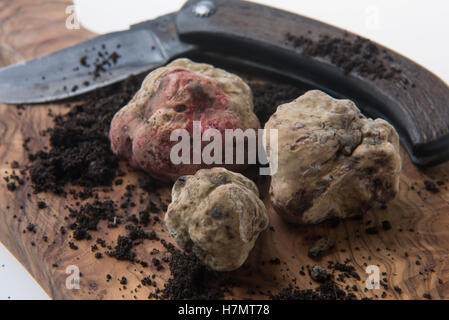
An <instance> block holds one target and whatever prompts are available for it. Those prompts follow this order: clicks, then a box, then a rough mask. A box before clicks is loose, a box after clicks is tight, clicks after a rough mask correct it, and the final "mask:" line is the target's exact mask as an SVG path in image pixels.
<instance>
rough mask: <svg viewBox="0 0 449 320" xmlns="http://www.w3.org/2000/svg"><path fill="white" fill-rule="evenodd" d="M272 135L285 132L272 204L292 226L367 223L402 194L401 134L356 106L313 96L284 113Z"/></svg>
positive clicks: (273, 123)
mask: <svg viewBox="0 0 449 320" xmlns="http://www.w3.org/2000/svg"><path fill="white" fill-rule="evenodd" d="M265 129H277V130H278V170H277V172H276V173H275V174H274V175H273V176H272V180H271V185H270V199H271V202H272V205H273V207H274V209H275V210H276V212H277V213H278V214H279V215H280V216H281V217H283V218H284V219H285V220H286V221H288V222H291V223H296V224H299V223H303V224H313V223H319V222H321V221H323V220H326V219H328V218H333V217H338V218H346V217H350V216H355V215H360V214H363V213H364V212H366V211H367V210H369V209H370V208H372V207H375V206H381V205H384V204H385V203H387V202H388V201H390V200H391V199H393V198H394V197H395V195H396V193H397V192H398V190H399V175H400V171H401V158H400V155H399V139H398V135H397V133H396V131H395V130H394V129H393V127H392V126H391V125H389V124H388V123H387V122H386V121H384V120H381V119H376V120H372V119H368V118H366V117H365V116H363V115H362V114H361V113H360V111H359V109H358V108H357V107H356V106H355V104H354V103H353V102H351V101H349V100H336V99H333V98H332V97H330V96H328V95H327V94H325V93H323V92H321V91H317V90H314V91H309V92H307V93H306V94H304V95H303V96H301V97H299V98H298V99H296V100H294V101H293V102H290V103H287V104H284V105H281V106H279V107H278V109H277V111H276V113H274V114H273V115H272V116H271V118H270V119H269V121H268V122H267V123H266V125H265ZM270 143H271V141H269V142H268V143H267V145H266V149H267V152H269V149H270Z"/></svg>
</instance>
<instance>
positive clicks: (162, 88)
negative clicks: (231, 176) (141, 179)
mask: <svg viewBox="0 0 449 320" xmlns="http://www.w3.org/2000/svg"><path fill="white" fill-rule="evenodd" d="M253 109H254V106H253V95H252V92H251V89H250V88H249V86H248V85H247V84H246V83H245V82H244V81H243V80H242V79H240V78H239V77H238V76H236V75H234V74H231V73H228V72H226V71H224V70H222V69H218V68H214V67H213V66H211V65H208V64H200V63H195V62H192V61H190V60H188V59H178V60H176V61H173V62H172V63H170V64H168V65H167V66H165V67H162V68H159V69H156V70H154V71H153V72H151V73H150V74H149V75H148V76H147V77H146V78H145V80H144V81H143V84H142V87H141V89H140V90H139V91H138V92H137V93H136V95H135V96H134V98H133V99H132V100H131V101H130V102H129V103H128V105H126V106H125V107H123V108H122V109H121V110H120V111H119V112H118V113H117V114H116V115H115V116H114V118H113V120H112V122H111V127H110V133H109V139H110V141H111V148H112V151H113V152H114V153H115V154H117V155H119V156H121V157H122V158H125V159H127V160H128V162H129V163H130V165H131V166H133V167H135V168H138V169H142V170H144V171H146V172H148V173H150V174H151V175H152V176H154V177H156V178H159V179H160V180H164V181H175V180H176V179H177V178H178V177H180V176H183V175H188V174H194V173H195V172H196V171H197V170H199V169H202V168H206V167H208V166H206V165H205V164H204V163H201V164H193V161H192V158H191V162H190V164H173V163H172V162H171V160H170V152H171V148H172V146H174V145H175V144H177V143H178V141H170V135H171V133H172V131H173V130H175V129H186V130H187V131H188V132H189V133H190V137H192V136H193V121H200V122H201V128H202V133H203V132H204V131H205V130H206V129H211V128H213V129H217V130H218V131H220V133H221V135H222V139H224V130H225V129H237V128H238V129H242V130H246V129H248V128H253V129H258V128H260V123H259V120H258V119H257V117H256V115H255V114H254V112H253ZM206 144H207V143H206ZM204 146H205V144H203V146H202V147H204ZM190 148H191V149H190V150H191V151H190V152H191V155H192V149H193V143H191V144H190ZM222 149H223V155H222V159H224V151H225V148H222ZM212 166H213V165H210V167H212ZM223 166H224V165H223ZM224 167H227V168H228V169H231V170H235V171H240V170H243V169H244V168H245V167H246V166H244V165H234V166H233V165H229V166H224Z"/></svg>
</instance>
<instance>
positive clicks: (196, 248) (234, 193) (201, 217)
mask: <svg viewBox="0 0 449 320" xmlns="http://www.w3.org/2000/svg"><path fill="white" fill-rule="evenodd" d="M165 223H166V225H167V228H168V230H169V231H170V234H171V235H172V236H173V237H174V238H175V240H176V242H177V243H178V244H179V245H180V246H182V247H183V248H184V249H186V250H189V251H190V250H192V251H193V252H194V253H195V254H196V255H197V256H198V258H200V259H201V260H202V261H203V262H204V263H205V264H206V265H208V266H209V267H211V268H212V269H214V270H217V271H230V270H235V269H237V268H239V267H240V266H241V265H242V264H243V263H244V262H245V260H246V259H247V257H248V254H249V252H250V251H251V249H252V248H253V247H254V244H255V242H256V240H257V238H258V236H259V233H260V232H261V231H263V230H265V229H266V228H267V226H268V215H267V212H266V209H265V206H264V204H263V202H262V201H261V200H260V199H259V191H258V189H257V187H256V185H255V184H254V183H253V182H252V181H251V180H249V179H248V178H246V177H244V176H243V175H241V174H239V173H235V172H231V171H228V170H226V169H224V168H213V169H202V170H199V171H198V172H197V173H196V174H195V175H193V176H183V177H180V178H179V179H178V180H177V181H176V183H175V184H174V186H173V190H172V202H171V204H170V205H169V206H168V211H167V213H166V214H165Z"/></svg>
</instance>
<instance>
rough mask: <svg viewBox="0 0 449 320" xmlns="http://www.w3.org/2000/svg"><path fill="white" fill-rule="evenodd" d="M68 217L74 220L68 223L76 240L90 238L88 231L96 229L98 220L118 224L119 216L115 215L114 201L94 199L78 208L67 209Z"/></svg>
mask: <svg viewBox="0 0 449 320" xmlns="http://www.w3.org/2000/svg"><path fill="white" fill-rule="evenodd" d="M69 210H70V214H69V217H70V218H72V219H73V220H74V222H73V223H72V224H71V225H70V229H72V230H73V238H74V239H76V240H83V239H91V238H92V237H91V235H90V234H89V231H94V230H97V225H98V222H100V220H107V221H109V222H111V223H114V224H120V223H121V220H120V217H117V215H116V212H115V208H114V202H113V201H111V200H107V201H98V200H96V201H94V202H93V203H87V204H85V205H82V206H81V207H80V209H79V210H77V209H69Z"/></svg>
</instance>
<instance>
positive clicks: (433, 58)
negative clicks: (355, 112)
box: [0, 0, 449, 299]
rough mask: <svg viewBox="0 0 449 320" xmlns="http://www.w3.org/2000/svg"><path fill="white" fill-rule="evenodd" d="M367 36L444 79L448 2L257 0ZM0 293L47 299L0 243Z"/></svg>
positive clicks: (124, 7) (98, 2)
mask: <svg viewBox="0 0 449 320" xmlns="http://www.w3.org/2000/svg"><path fill="white" fill-rule="evenodd" d="M253 2H259V3H263V4H267V5H270V6H275V7H278V8H281V9H285V10H288V11H292V12H296V13H298V14H302V15H305V16H308V17H311V18H315V19H318V20H321V21H324V22H327V23H330V24H333V25H336V26H338V27H341V28H345V29H348V30H350V31H352V32H355V33H358V34H360V35H362V36H365V37H368V38H370V39H372V40H374V41H376V42H379V43H381V44H383V45H385V46H387V47H389V48H391V49H393V50H396V51H398V52H400V53H402V54H404V55H406V56H408V57H409V58H411V59H413V60H415V61H416V62H418V63H419V64H421V65H423V66H425V67H426V68H428V69H430V70H431V71H433V72H434V73H435V74H437V75H438V76H439V77H441V78H442V79H443V80H445V81H446V83H449V63H448V62H447V58H448V56H449V2H448V1H445V0H427V1H423V0H339V1H335V0H309V1H306V0H276V1H275V0H259V1H253ZM74 3H75V6H76V12H77V15H78V20H79V21H80V22H81V24H82V25H83V26H84V27H86V28H88V29H90V30H91V31H95V32H97V33H106V32H111V31H116V30H123V29H126V28H127V27H128V26H129V25H130V24H133V23H136V22H140V21H144V20H147V19H151V18H155V17H157V16H159V15H162V14H165V13H169V12H172V11H176V10H178V9H179V8H180V7H181V6H182V4H183V3H184V0H162V1H159V0H153V1H150V0H74ZM0 299H48V297H47V296H46V294H45V293H44V292H43V291H42V289H40V287H39V286H38V285H37V284H36V283H35V282H34V281H33V279H32V278H31V277H30V276H29V275H28V274H27V273H26V271H25V270H24V269H23V267H22V266H21V265H20V264H19V263H18V262H17V261H16V260H15V259H14V258H13V257H12V256H11V255H10V254H9V252H8V251H7V250H6V249H5V248H4V247H3V246H2V245H0Z"/></svg>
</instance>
